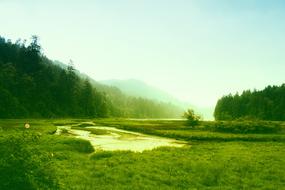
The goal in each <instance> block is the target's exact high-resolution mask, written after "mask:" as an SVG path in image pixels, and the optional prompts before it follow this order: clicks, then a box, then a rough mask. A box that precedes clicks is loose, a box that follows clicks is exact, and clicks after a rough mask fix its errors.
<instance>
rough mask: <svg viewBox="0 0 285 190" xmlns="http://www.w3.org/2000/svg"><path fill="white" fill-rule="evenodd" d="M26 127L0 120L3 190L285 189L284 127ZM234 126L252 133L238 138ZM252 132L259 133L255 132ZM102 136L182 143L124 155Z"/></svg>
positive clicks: (150, 123)
mask: <svg viewBox="0 0 285 190" xmlns="http://www.w3.org/2000/svg"><path fill="white" fill-rule="evenodd" d="M25 122H27V121H26V120H1V121H0V127H1V132H0V153H1V155H2V156H1V158H0V159H1V162H0V164H1V167H0V169H1V171H0V173H1V178H0V182H1V183H0V184H1V185H0V186H1V189H16V187H27V188H24V189H39V188H40V189H272V190H273V189H274V190H275V189H282V188H284V186H285V173H284V171H285V159H284V158H285V134H284V123H282V122H277V123H276V122H255V123H253V122H250V123H248V122H240V123H238V122H222V123H219V122H202V123H201V124H200V125H199V126H196V127H190V126H187V125H185V121H177V120H167V121H165V120H144V121H137V120H127V119H96V120H88V119H83V120H75V119H69V120H67V119H65V120H29V123H30V128H29V129H26V128H24V123H25ZM241 124H243V125H241ZM60 126H61V127H60ZM217 126H219V127H217ZM237 126H240V128H241V127H247V128H248V129H249V130H248V132H247V133H244V132H243V133H241V132H240V131H238V129H239V127H237ZM254 126H259V129H258V131H256V129H254ZM260 127H262V128H263V130H265V131H267V132H266V133H265V132H262V131H260ZM58 129H60V130H61V132H59V130H58ZM233 129H234V130H233ZM268 130H270V131H271V132H268ZM242 131H244V128H242ZM112 133H114V134H112ZM59 134H60V135H59ZM110 134H112V135H110ZM90 137H92V140H90V139H88V138H90ZM101 137H103V139H104V140H103V141H106V139H108V138H109V139H111V140H110V141H114V142H116V143H118V142H119V140H122V142H128V143H129V144H128V143H127V144H128V146H129V145H130V144H131V142H133V140H134V139H135V141H139V140H137V138H143V140H142V141H145V139H144V138H147V139H148V138H150V137H152V138H153V137H154V139H155V140H154V141H155V143H156V142H160V140H162V139H163V140H166V142H169V141H171V142H186V144H184V143H182V144H183V146H181V147H180V145H181V144H180V143H178V144H179V147H177V146H168V145H166V144H160V145H159V146H158V147H157V148H154V147H151V148H149V147H148V148H147V149H146V150H143V149H141V147H140V146H138V147H139V148H138V149H136V150H134V151H133V150H132V149H129V148H126V149H124V148H125V147H124V148H122V147H123V145H124V143H123V145H122V144H121V145H120V144H118V145H114V144H113V145H111V144H108V143H109V141H108V143H107V144H106V147H105V145H103V143H102V144H101V145H98V144H92V141H93V142H94V141H100V138H101ZM158 139H159V140H158ZM152 140H153V139H152ZM165 145H166V146H165ZM130 146H131V147H134V146H137V144H133V145H130ZM115 147H116V149H117V148H118V147H119V148H118V150H114V149H115ZM109 148H110V149H109ZM110 150H111V151H110ZM137 150H139V151H137ZM15 168H17V169H15ZM9 176H10V177H9ZM11 176H13V177H11ZM19 179H21V180H19Z"/></svg>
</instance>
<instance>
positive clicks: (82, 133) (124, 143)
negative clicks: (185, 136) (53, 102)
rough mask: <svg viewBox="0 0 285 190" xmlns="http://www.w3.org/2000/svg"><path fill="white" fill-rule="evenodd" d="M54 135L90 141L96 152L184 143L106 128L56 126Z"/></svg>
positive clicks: (137, 149) (183, 144) (145, 148)
mask: <svg viewBox="0 0 285 190" xmlns="http://www.w3.org/2000/svg"><path fill="white" fill-rule="evenodd" d="M57 128H58V130H57V132H56V134H58V135H61V134H67V135H72V136H74V137H76V138H81V139H85V140H88V141H90V143H91V144H92V146H93V147H94V148H95V150H96V151H98V150H107V151H114V150H130V151H136V152H142V151H144V150H151V149H154V148H157V147H161V146H171V147H183V146H185V145H186V142H184V141H178V140H175V139H170V138H164V137H157V136H151V135H145V134H142V133H137V132H131V131H127V130H122V129H117V128H115V127H106V126H90V127H84V128H80V127H76V126H57Z"/></svg>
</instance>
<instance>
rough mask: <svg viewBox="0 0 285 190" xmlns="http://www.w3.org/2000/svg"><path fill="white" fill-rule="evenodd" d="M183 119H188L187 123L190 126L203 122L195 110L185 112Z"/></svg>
mask: <svg viewBox="0 0 285 190" xmlns="http://www.w3.org/2000/svg"><path fill="white" fill-rule="evenodd" d="M183 117H184V118H186V119H187V123H188V125H190V126H195V125H198V123H199V121H200V120H201V116H199V115H197V114H195V113H194V110H193V109H188V110H187V111H186V112H184V115H183Z"/></svg>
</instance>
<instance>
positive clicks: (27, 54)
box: [0, 36, 182, 118]
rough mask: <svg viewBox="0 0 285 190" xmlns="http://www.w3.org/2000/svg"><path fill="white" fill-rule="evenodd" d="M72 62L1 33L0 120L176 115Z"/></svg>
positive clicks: (167, 106) (176, 110) (167, 107)
mask: <svg viewBox="0 0 285 190" xmlns="http://www.w3.org/2000/svg"><path fill="white" fill-rule="evenodd" d="M78 73H79V72H78V71H77V70H75V68H74V67H73V66H72V64H70V65H68V66H67V67H66V68H63V67H60V66H59V65H57V64H55V63H54V62H53V61H51V60H49V59H48V58H47V57H46V56H44V55H43V53H42V51H41V46H40V45H39V44H38V38H37V37H36V36H33V37H32V41H31V43H30V44H27V45H26V41H25V40H23V41H21V40H18V41H16V42H15V43H13V42H12V41H11V40H6V39H5V38H2V37H0V118H27V117H33V118H40V117H42V118H55V117H134V118H146V117H149V118H163V117H177V116H179V115H180V114H181V113H182V112H181V110H180V109H179V108H178V107H176V106H174V105H172V104H167V103H162V102H156V101H152V100H148V99H143V98H136V97H130V96H126V95H124V94H123V93H122V92H120V90H118V89H116V88H110V87H105V86H104V85H100V84H97V83H96V84H95V82H94V81H91V82H90V78H88V77H83V76H82V75H79V74H78Z"/></svg>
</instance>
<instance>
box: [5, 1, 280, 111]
mask: <svg viewBox="0 0 285 190" xmlns="http://www.w3.org/2000/svg"><path fill="white" fill-rule="evenodd" d="M0 29H1V30H0V32H1V33H0V35H1V36H3V37H5V38H10V39H12V40H16V39H17V38H30V36H31V35H33V34H35V35H38V36H39V37H40V43H41V45H42V46H43V52H44V53H45V55H47V56H48V57H49V58H50V59H57V60H61V61H63V62H68V60H69V59H72V60H73V61H74V64H75V67H76V68H77V69H79V70H80V71H82V72H84V73H86V74H88V75H90V76H91V77H93V78H94V79H96V80H104V79H128V78H136V79H140V80H143V81H145V82H147V83H149V84H152V85H154V86H156V87H159V88H160V89H163V90H165V91H167V92H170V93H171V94H173V95H174V96H176V97H178V98H180V99H183V100H187V101H189V102H191V103H193V104H196V105H200V106H213V105H215V103H216V100H217V99H218V98H219V97H221V96H222V95H225V94H229V93H235V92H237V91H239V92H241V91H242V90H244V89H253V88H256V89H262V88H264V87H265V86H266V85H269V84H270V85H272V84H276V85H280V84H281V83H284V82H285V80H284V79H285V1H284V0H144V1H143V0H90V1H88V0H73V1H72V0H0Z"/></svg>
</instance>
